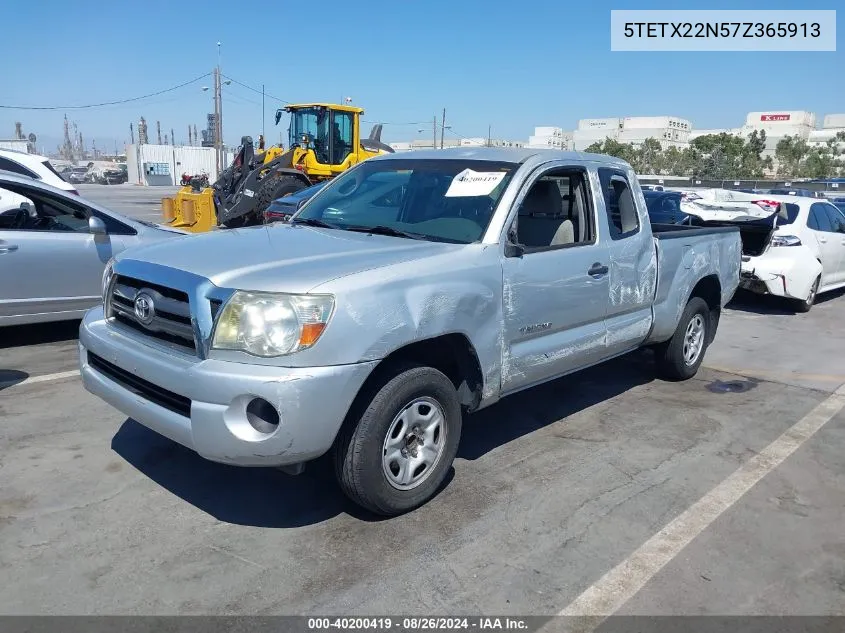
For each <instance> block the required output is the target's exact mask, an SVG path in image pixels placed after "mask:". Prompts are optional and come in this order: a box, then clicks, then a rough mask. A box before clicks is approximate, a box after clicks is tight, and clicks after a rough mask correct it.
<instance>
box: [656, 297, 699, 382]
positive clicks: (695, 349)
mask: <svg viewBox="0 0 845 633" xmlns="http://www.w3.org/2000/svg"><path fill="white" fill-rule="evenodd" d="M711 327H712V320H711V318H710V308H709V307H708V305H707V303H706V302H705V301H704V299H702V298H701V297H693V298H692V299H690V300H689V303H687V307H686V309H684V313H683V314H682V315H681V319H680V321H678V327H677V328H676V329H675V333H674V334H673V335H672V338H670V339H669V340H668V341H666V342H665V343H661V344H660V345H658V346H657V347H655V350H654V353H655V358H656V360H657V369H658V372H659V373H660V375H661V376H662V377H663V378H666V379H668V380H687V379H688V378H692V377H693V376H695V374H696V373H697V372H698V368H699V367H700V366H701V362H702V361H703V360H704V352H705V350H706V349H707V345H708V343H709V341H710V338H711V337H710V328H711Z"/></svg>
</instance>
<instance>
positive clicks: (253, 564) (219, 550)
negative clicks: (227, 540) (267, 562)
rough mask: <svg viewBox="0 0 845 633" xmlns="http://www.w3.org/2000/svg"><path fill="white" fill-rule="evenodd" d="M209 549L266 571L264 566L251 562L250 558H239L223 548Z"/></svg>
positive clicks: (212, 547) (213, 546) (214, 547)
mask: <svg viewBox="0 0 845 633" xmlns="http://www.w3.org/2000/svg"><path fill="white" fill-rule="evenodd" d="M208 547H209V549H213V550H214V551H215V552H219V553H221V554H226V555H227V556H231V557H232V558H234V559H235V560H239V561H241V562H242V563H246V564H247V565H252V566H253V567H255V568H257V569H261V570H264V566H263V565H260V564H258V563H256V562H255V561H251V560H249V559H248V558H244V557H243V556H238V555H237V554H235V553H233V552H230V551H229V550H227V549H223V548H222V547H217V546H216V545H209V546H208Z"/></svg>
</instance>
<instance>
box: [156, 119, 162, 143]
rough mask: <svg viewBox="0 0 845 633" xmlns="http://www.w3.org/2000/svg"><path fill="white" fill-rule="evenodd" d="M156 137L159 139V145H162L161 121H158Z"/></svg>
mask: <svg viewBox="0 0 845 633" xmlns="http://www.w3.org/2000/svg"><path fill="white" fill-rule="evenodd" d="M156 136H157V137H158V144H159V145H161V121H156Z"/></svg>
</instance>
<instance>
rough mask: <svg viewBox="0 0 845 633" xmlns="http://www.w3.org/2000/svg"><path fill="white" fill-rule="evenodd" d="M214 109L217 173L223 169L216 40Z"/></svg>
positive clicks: (218, 50) (220, 92)
mask: <svg viewBox="0 0 845 633" xmlns="http://www.w3.org/2000/svg"><path fill="white" fill-rule="evenodd" d="M214 77H215V82H214V106H215V107H214V111H215V113H216V114H217V116H216V117H215V125H214V127H215V128H216V129H215V137H216V138H215V139H214V147H215V149H216V152H215V154H216V155H217V174H218V175H219V174H220V172H221V171H222V170H223V94H222V92H223V81H222V78H221V77H220V42H217V68H216V69H215V73H214Z"/></svg>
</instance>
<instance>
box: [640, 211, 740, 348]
mask: <svg viewBox="0 0 845 633" xmlns="http://www.w3.org/2000/svg"><path fill="white" fill-rule="evenodd" d="M651 230H652V233H653V236H654V244H655V247H656V251H657V288H656V291H655V296H654V308H653V314H654V325H653V327H652V331H651V334H650V335H649V338H648V340H647V342H648V343H659V342H662V341H665V340H667V339H668V338H669V337H671V336H672V334H673V333H674V331H675V328H676V327H677V323H678V320H679V319H680V316H681V314H680V313H681V311H682V310H683V309H684V307H685V305H686V302H687V298H688V297H689V296H690V294H691V292H692V290H693V288H694V287H695V286H696V285H697V284H699V283H706V284H709V285H710V288H713V289H718V291H719V293H720V294H721V296H720V297H718V305H720V306H721V305H724V304H725V303H727V302H728V300H729V299H730V298H731V296H732V295H733V293H734V291H735V290H736V288H737V286H738V284H739V269H740V266H741V264H742V242H741V240H740V231H739V228H737V227H736V226H704V227H701V226H690V225H681V224H652V225H651ZM702 280H704V281H702ZM714 298H715V297H714ZM714 303H715V302H714Z"/></svg>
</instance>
